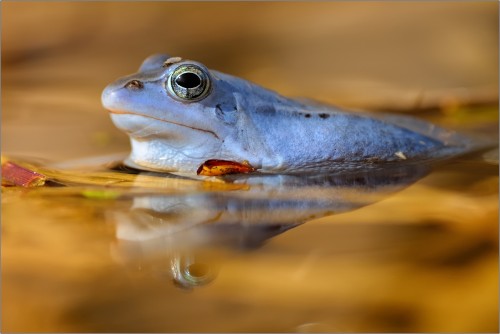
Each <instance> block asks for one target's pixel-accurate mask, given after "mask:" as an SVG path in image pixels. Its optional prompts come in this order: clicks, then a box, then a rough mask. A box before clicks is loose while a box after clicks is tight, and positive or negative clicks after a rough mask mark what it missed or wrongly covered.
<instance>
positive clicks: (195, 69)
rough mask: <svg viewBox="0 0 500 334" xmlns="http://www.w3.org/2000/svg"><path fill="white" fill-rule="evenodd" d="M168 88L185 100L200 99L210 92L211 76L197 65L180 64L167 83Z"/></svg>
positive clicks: (175, 95)
mask: <svg viewBox="0 0 500 334" xmlns="http://www.w3.org/2000/svg"><path fill="white" fill-rule="evenodd" d="M165 84H166V86H167V90H168V91H169V92H170V93H171V94H173V95H174V97H177V98H179V99H181V100H183V101H189V102H192V101H199V100H201V99H203V98H205V97H206V96H207V95H208V93H209V92H210V78H209V76H208V74H207V73H206V71H205V70H204V69H202V68H201V67H200V66H197V65H192V64H189V65H180V66H179V67H177V68H176V69H175V71H174V72H173V73H172V74H171V75H170V77H169V78H168V80H167V82H166V83H165Z"/></svg>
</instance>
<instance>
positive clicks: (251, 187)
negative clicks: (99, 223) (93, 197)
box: [108, 165, 429, 288]
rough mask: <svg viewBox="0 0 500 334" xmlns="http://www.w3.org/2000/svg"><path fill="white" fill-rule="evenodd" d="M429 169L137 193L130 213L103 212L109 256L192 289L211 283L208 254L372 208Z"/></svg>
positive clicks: (256, 179) (259, 178)
mask: <svg viewBox="0 0 500 334" xmlns="http://www.w3.org/2000/svg"><path fill="white" fill-rule="evenodd" d="M428 171H429V168H428V166H425V165H423V166H415V165H412V166H405V167H398V168H389V169H385V170H380V171H371V172H369V173H368V172H363V173H356V174H350V175H325V174H322V175H300V176H299V175H260V174H254V175H238V176H234V175H233V176H227V177H225V181H226V182H229V183H230V184H231V185H233V186H234V188H233V189H234V190H232V191H217V190H215V191H214V190H210V189H209V190H208V191H204V192H187V193H181V194H178V193H176V194H136V195H133V196H132V199H131V201H132V204H131V207H130V208H129V209H126V210H123V209H122V210H116V209H115V210H114V211H112V212H109V214H108V220H109V221H110V222H112V223H113V224H115V225H116V237H117V241H118V242H117V244H116V245H115V247H114V248H113V254H114V256H115V258H116V259H117V260H119V261H120V262H123V263H127V264H132V265H139V266H142V265H143V264H144V263H150V264H151V263H153V267H155V266H159V267H160V271H163V272H165V271H168V273H169V276H171V277H172V278H173V280H174V283H175V284H176V285H178V286H181V287H183V288H192V287H194V286H199V285H203V284H206V283H208V282H210V281H212V280H213V279H214V278H215V276H216V273H217V265H216V264H215V263H216V262H220V259H218V258H217V257H216V256H214V257H211V256H210V251H211V250H214V249H217V248H220V247H225V248H227V247H231V248H236V249H240V250H249V249H255V248H258V247H260V246H261V245H262V244H263V243H264V242H265V241H266V240H268V239H270V238H273V237H275V236H277V235H279V234H281V233H283V232H285V231H287V230H289V229H291V228H293V227H296V226H298V225H300V224H303V223H304V222H306V221H308V220H311V219H315V218H319V217H324V216H328V215H335V214H339V213H343V212H348V211H352V210H355V209H357V208H360V207H363V206H366V205H369V204H371V203H375V202H377V201H379V200H381V199H383V198H385V197H387V196H388V195H390V194H392V193H394V192H396V191H399V190H401V189H403V188H405V187H407V186H408V185H410V184H412V183H413V182H415V181H417V180H418V179H420V178H422V177H423V176H424V175H426V174H427V172H428ZM139 178H140V176H139ZM155 268H156V267H155ZM157 269H158V268H156V270H157Z"/></svg>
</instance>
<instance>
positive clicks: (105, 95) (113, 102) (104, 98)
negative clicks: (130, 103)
mask: <svg viewBox="0 0 500 334" xmlns="http://www.w3.org/2000/svg"><path fill="white" fill-rule="evenodd" d="M117 90H118V89H117V87H116V85H114V84H111V85H108V86H106V88H104V90H103V91H102V94H101V103H102V105H103V106H104V108H106V109H108V110H114V109H117V104H118V102H119V97H118V91H117Z"/></svg>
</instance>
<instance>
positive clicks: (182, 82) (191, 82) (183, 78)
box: [175, 72, 201, 88]
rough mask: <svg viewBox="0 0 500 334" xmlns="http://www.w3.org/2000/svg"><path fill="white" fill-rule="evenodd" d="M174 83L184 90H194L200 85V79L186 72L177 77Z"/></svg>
mask: <svg viewBox="0 0 500 334" xmlns="http://www.w3.org/2000/svg"><path fill="white" fill-rule="evenodd" d="M175 83H176V84H178V85H179V86H181V87H184V88H195V87H198V86H199V85H200V84H201V78H200V77H199V76H198V75H196V74H194V73H192V72H186V73H182V74H181V75H179V76H178V77H177V78H176V79H175Z"/></svg>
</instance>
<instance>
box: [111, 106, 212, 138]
mask: <svg viewBox="0 0 500 334" xmlns="http://www.w3.org/2000/svg"><path fill="white" fill-rule="evenodd" d="M109 113H110V114H115V115H132V116H139V117H144V118H149V119H153V120H155V121H159V122H164V123H169V124H174V125H178V126H182V127H185V128H188V129H192V130H196V131H201V132H205V133H208V134H211V135H212V136H214V137H215V138H217V139H220V138H219V136H217V134H216V133H215V132H213V131H210V130H206V129H200V128H197V127H194V126H190V125H185V124H181V123H177V122H173V121H167V120H165V119H162V118H157V117H153V116H150V115H143V114H138V113H134V112H130V111H123V110H109Z"/></svg>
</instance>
